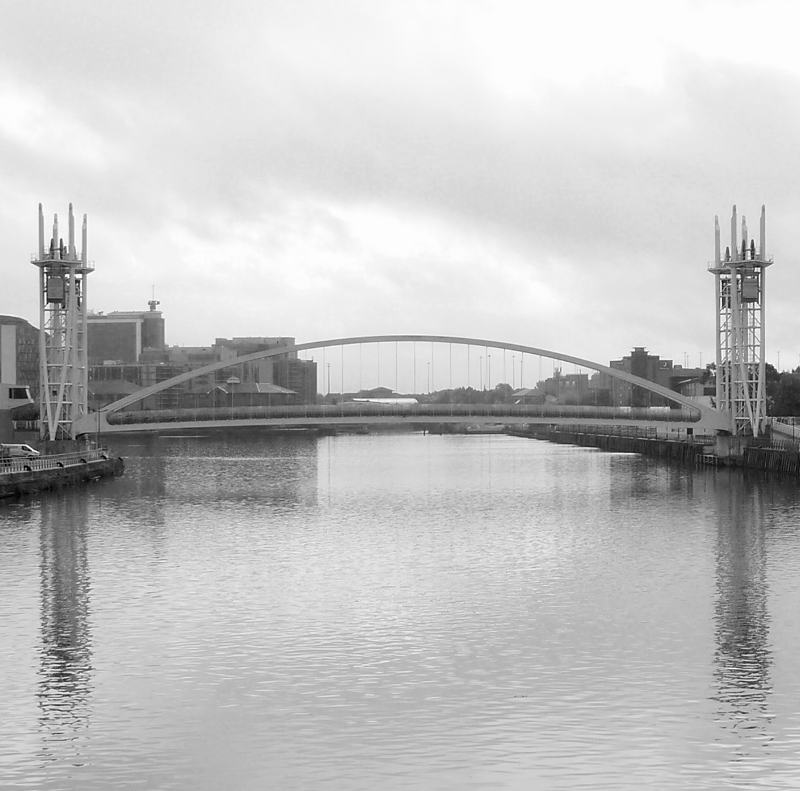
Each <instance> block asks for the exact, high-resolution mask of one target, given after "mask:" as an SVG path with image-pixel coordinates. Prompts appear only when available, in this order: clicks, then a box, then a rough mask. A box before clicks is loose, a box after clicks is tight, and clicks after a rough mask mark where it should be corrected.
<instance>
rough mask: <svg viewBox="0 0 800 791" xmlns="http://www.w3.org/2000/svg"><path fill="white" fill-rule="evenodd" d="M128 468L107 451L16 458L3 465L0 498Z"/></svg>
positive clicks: (73, 482)
mask: <svg viewBox="0 0 800 791" xmlns="http://www.w3.org/2000/svg"><path fill="white" fill-rule="evenodd" d="M124 470H125V464H124V462H123V461H122V459H121V458H111V457H110V456H109V455H108V453H107V451H104V450H89V449H85V450H83V451H80V452H73V453H59V454H54V455H50V456H40V457H38V458H35V459H14V460H13V461H10V462H6V463H5V464H3V466H2V467H0V499H6V498H12V497H19V496H21V495H25V494H32V493H34V492H38V491H42V490H45V489H58V488H61V487H64V486H75V485H79V484H83V483H86V482H88V481H93V480H98V479H99V478H106V477H109V476H113V475H122V473H123V472H124Z"/></svg>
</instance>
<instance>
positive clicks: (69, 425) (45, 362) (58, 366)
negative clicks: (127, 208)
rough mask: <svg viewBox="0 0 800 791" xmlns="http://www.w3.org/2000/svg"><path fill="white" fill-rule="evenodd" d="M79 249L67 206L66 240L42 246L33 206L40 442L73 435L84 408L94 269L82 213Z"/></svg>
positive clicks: (55, 233)
mask: <svg viewBox="0 0 800 791" xmlns="http://www.w3.org/2000/svg"><path fill="white" fill-rule="evenodd" d="M82 230H83V234H82V249H81V251H80V254H78V251H77V250H76V248H75V218H74V217H73V214H72V204H70V205H69V236H68V240H67V244H66V245H65V244H64V241H63V239H61V238H60V237H59V235H58V216H57V215H56V216H55V217H54V218H53V236H52V238H51V239H50V246H49V247H45V238H44V215H43V214H42V204H41V203H40V204H39V251H38V253H36V254H34V255H33V256H31V261H32V263H33V264H34V265H35V266H37V267H38V268H39V366H40V384H41V387H40V411H39V426H40V428H39V436H40V438H41V439H43V440H61V439H75V435H74V432H73V423H74V422H75V421H76V420H78V418H80V417H82V416H84V415H86V414H87V412H88V391H87V380H88V373H89V369H88V364H87V363H88V358H87V349H86V319H87V313H86V310H87V306H86V276H87V275H88V274H89V272H91V271H92V270H93V269H94V266H93V265H91V264H89V262H88V261H87V259H86V249H87V248H86V215H85V214H84V215H83V229H82Z"/></svg>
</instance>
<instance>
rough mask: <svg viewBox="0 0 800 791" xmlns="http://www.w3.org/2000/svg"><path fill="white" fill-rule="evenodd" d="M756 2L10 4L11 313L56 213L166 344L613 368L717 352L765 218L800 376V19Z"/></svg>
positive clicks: (108, 300) (2, 307) (117, 305)
mask: <svg viewBox="0 0 800 791" xmlns="http://www.w3.org/2000/svg"><path fill="white" fill-rule="evenodd" d="M796 8H797V6H796V4H795V3H770V2H764V0H759V2H753V3H749V2H732V1H731V0H728V1H727V2H719V3H716V2H698V0H694V2H690V3H686V4H683V3H680V2H671V3H669V4H665V3H662V2H659V3H647V2H642V0H637V1H636V2H631V3H616V2H603V3H597V2H586V3H580V2H576V3H570V2H563V0H560V2H555V3H554V2H548V3H541V4H539V3H535V2H527V3H524V2H520V3H502V2H497V1H496V0H494V1H493V2H486V3H478V2H465V0H458V2H435V1H433V2H432V1H431V0H428V1H427V2H419V3H415V2H379V1H378V0H369V2H360V3H359V2H347V0H330V2H302V1H300V0H291V1H290V2H269V1H268V0H267V1H265V0H227V2H225V3H209V2H198V0H192V2H190V1H189V0H172V1H171V0H155V1H153V2H149V1H147V0H137V1H136V2H124V3H123V2H119V3H118V2H107V1H105V2H99V0H94V2H88V1H87V0H72V1H71V2H69V3H63V2H39V1H38V0H24V1H20V2H15V1H14V0H11V1H10V2H7V3H5V4H4V6H3V20H2V25H0V168H1V169H2V170H1V172H2V179H0V233H2V239H3V247H2V255H3V275H4V277H3V288H2V291H0V313H10V314H15V315H21V316H23V317H25V318H27V319H28V320H30V321H31V322H33V323H35V324H38V308H37V295H36V291H37V279H36V270H35V268H34V267H32V266H31V265H30V264H29V263H28V261H29V259H30V254H31V253H32V252H33V251H34V250H35V248H36V245H37V219H36V217H37V206H38V203H39V202H41V203H43V205H44V210H45V214H46V216H48V222H49V221H50V220H51V219H52V215H53V214H54V213H58V214H59V215H60V216H63V217H64V218H66V212H67V206H68V204H69V202H70V201H71V202H72V203H73V204H74V206H75V210H76V213H77V214H79V215H82V214H83V213H86V214H88V215H89V257H90V259H92V260H94V261H95V263H96V271H95V272H94V273H93V274H92V275H91V276H90V281H89V284H90V291H89V294H90V298H89V299H90V307H91V308H92V309H93V310H95V311H101V310H102V311H105V312H109V311H113V310H142V309H146V307H147V301H148V300H149V299H150V296H151V289H152V287H153V286H155V293H156V298H157V299H159V300H160V301H161V306H160V307H161V309H162V310H163V311H164V316H165V319H166V323H167V324H166V326H167V342H168V343H170V344H176V343H177V344H195V345H205V344H210V343H213V340H214V338H215V337H217V336H223V337H232V336H243V335H291V336H295V337H296V338H297V339H298V340H299V341H311V340H315V339H324V338H331V337H338V336H342V335H360V334H379V333H437V334H449V335H470V336H474V337H479V338H489V339H496V340H501V341H509V342H515V343H525V344H530V345H533V346H539V347H544V348H549V349H555V350H559V351H563V352H566V353H572V354H575V355H579V356H582V357H586V358H589V359H594V360H597V361H599V362H606V361H608V360H609V359H611V358H615V359H616V358H619V357H620V356H622V355H623V354H625V353H626V352H627V351H629V350H630V349H631V347H632V346H634V345H637V346H647V347H648V349H649V350H650V351H651V352H653V353H656V354H660V355H661V356H662V357H672V358H674V359H675V361H676V362H683V360H684V354H685V353H688V354H689V360H690V362H691V363H692V364H697V362H698V360H699V355H700V353H701V352H702V355H703V362H704V363H706V362H708V361H710V360H711V359H712V354H713V348H714V299H713V285H714V282H713V276H712V275H711V274H709V273H708V272H707V270H706V267H707V265H708V263H709V260H710V259H711V257H712V255H713V245H714V237H713V228H714V215H715V214H719V215H720V221H721V223H722V225H723V228H725V227H726V224H727V223H728V220H729V217H730V210H731V205H732V204H733V203H736V204H737V206H738V208H739V212H740V214H741V213H744V214H746V215H747V216H748V219H749V221H750V227H751V228H756V227H757V218H758V214H759V212H760V208H761V204H762V203H763V204H766V206H767V234H768V248H769V249H768V252H769V253H771V254H772V255H774V257H775V261H776V263H775V265H774V266H773V267H772V268H770V269H769V271H768V282H767V288H768V314H767V345H768V353H767V356H768V359H769V360H770V361H772V362H773V363H774V362H776V361H777V352H780V353H781V367H782V368H787V367H789V366H790V365H791V366H792V367H794V366H796V365H798V361H799V360H800V332H798V330H799V329H800V327H798V323H799V319H798V312H797V309H796V296H797V294H798V293H800V274H799V273H798V257H799V254H800V249H799V247H798V245H800V240H798V239H797V233H796V230H795V228H796V224H797V218H798V216H799V215H798V210H799V209H800V205H799V204H800V188H798V185H800V178H799V176H800V174H799V173H798V170H800V148H799V147H798V141H800V129H798V127H799V126H800V52H799V51H798V47H797V31H798V29H800V10H795V9H796Z"/></svg>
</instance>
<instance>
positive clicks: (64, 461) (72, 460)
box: [0, 448, 109, 475]
mask: <svg viewBox="0 0 800 791" xmlns="http://www.w3.org/2000/svg"><path fill="white" fill-rule="evenodd" d="M108 458H109V455H108V450H107V449H106V448H96V449H88V448H87V449H86V450H82V451H80V452H78V453H58V454H54V455H53V456H37V457H35V458H32V459H24V458H20V457H12V458H6V459H0V475H2V474H3V473H9V472H32V471H34V470H57V469H63V468H65V467H79V466H81V465H83V464H87V463H89V462H90V461H100V460H105V459H108Z"/></svg>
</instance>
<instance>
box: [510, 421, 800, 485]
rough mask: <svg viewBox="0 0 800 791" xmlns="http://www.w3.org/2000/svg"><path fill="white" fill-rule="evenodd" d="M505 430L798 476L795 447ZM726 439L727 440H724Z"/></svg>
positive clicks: (685, 461) (582, 444) (798, 452)
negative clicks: (733, 445) (734, 445)
mask: <svg viewBox="0 0 800 791" xmlns="http://www.w3.org/2000/svg"><path fill="white" fill-rule="evenodd" d="M506 433H508V434H511V435H513V436H518V437H531V438H534V439H543V440H548V441H549V442H557V443H561V444H567V445H578V446H580V447H585V448H599V449H600V450H605V451H610V452H612V453H641V454H642V455H644V456H654V457H656V458H660V459H665V460H667V461H672V462H678V463H682V464H691V465H698V466H699V465H702V466H719V467H741V468H744V469H751V470H762V471H765V472H777V473H783V474H788V475H800V449H798V448H797V447H793V446H791V447H768V446H763V445H741V446H739V447H731V443H730V439H731V438H729V437H728V438H721V439H722V440H723V441H722V442H715V439H716V438H715V437H690V438H689V439H687V440H671V439H663V438H658V437H652V436H651V437H648V436H635V435H633V434H617V433H608V434H605V433H603V434H601V433H598V432H592V431H582V430H575V431H571V430H563V429H551V428H548V427H546V426H541V427H531V428H530V429H526V430H517V429H507V430H506ZM725 440H727V441H725Z"/></svg>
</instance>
